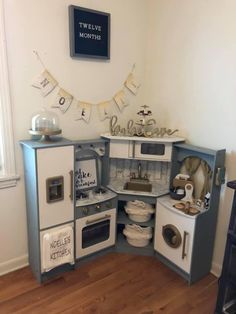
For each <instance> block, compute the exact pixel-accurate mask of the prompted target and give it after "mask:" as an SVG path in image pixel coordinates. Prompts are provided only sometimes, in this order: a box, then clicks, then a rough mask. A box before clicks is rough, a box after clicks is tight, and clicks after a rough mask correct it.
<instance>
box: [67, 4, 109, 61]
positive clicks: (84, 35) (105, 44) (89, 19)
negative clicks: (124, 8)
mask: <svg viewBox="0 0 236 314" xmlns="http://www.w3.org/2000/svg"><path fill="white" fill-rule="evenodd" d="M69 32H70V56H71V57H72V58H97V59H110V13H106V12H100V11H96V10H92V9H87V8H83V7H79V6H74V5H70V6H69Z"/></svg>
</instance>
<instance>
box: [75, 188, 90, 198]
mask: <svg viewBox="0 0 236 314" xmlns="http://www.w3.org/2000/svg"><path fill="white" fill-rule="evenodd" d="M88 198H89V196H88V194H86V193H84V192H81V191H79V190H77V191H76V199H77V200H85V199H88Z"/></svg>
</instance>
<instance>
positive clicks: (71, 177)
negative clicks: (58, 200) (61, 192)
mask: <svg viewBox="0 0 236 314" xmlns="http://www.w3.org/2000/svg"><path fill="white" fill-rule="evenodd" d="M69 174H70V195H69V197H70V199H71V200H72V201H73V198H74V195H73V194H74V193H73V184H74V180H73V174H74V173H73V170H71V171H70V172H69Z"/></svg>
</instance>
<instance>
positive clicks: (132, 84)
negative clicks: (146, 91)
mask: <svg viewBox="0 0 236 314" xmlns="http://www.w3.org/2000/svg"><path fill="white" fill-rule="evenodd" d="M125 86H126V87H127V88H128V89H129V90H130V91H131V92H132V93H133V94H134V95H137V93H138V89H139V87H140V84H138V83H137V82H136V80H135V78H134V75H133V73H132V72H131V73H130V74H129V75H128V78H127V80H126V81H125Z"/></svg>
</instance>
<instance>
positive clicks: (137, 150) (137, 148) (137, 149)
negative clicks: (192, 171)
mask: <svg viewBox="0 0 236 314" xmlns="http://www.w3.org/2000/svg"><path fill="white" fill-rule="evenodd" d="M143 143H148V142H147V141H143V142H141V141H137V142H135V145H134V158H138V159H146V160H161V161H171V155H172V143H166V142H159V143H156V144H163V145H165V152H164V155H151V154H142V153H141V147H142V144H143ZM152 144H153V142H152Z"/></svg>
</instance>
